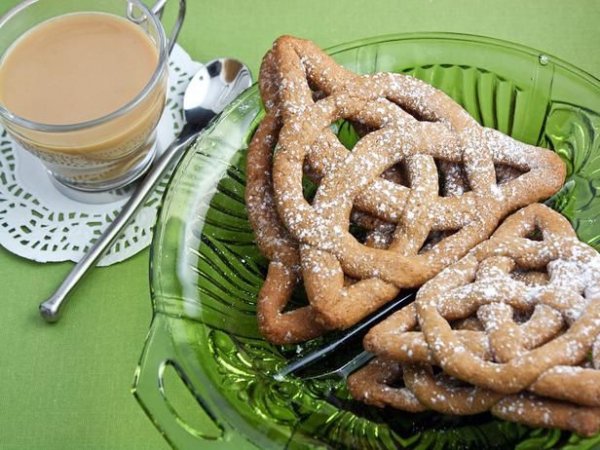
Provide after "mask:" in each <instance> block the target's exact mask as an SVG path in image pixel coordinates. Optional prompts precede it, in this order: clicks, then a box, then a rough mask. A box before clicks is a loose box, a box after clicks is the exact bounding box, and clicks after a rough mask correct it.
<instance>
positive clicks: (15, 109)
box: [0, 12, 167, 189]
mask: <svg viewBox="0 0 600 450" xmlns="http://www.w3.org/2000/svg"><path fill="white" fill-rule="evenodd" d="M159 49H160V46H159V45H158V44H157V42H156V40H155V39H153V38H152V37H151V36H150V34H148V33H146V31H144V28H143V26H139V25H138V24H136V23H134V22H132V21H130V20H128V19H126V18H124V17H119V16H116V15H112V14H107V13H100V12H79V13H71V14H65V15H61V16H57V17H54V18H52V19H50V20H47V21H45V22H42V23H41V24H38V25H36V26H34V27H33V28H31V29H30V30H29V31H27V32H26V33H25V34H24V35H22V36H21V37H20V38H18V39H17V40H16V41H15V42H14V43H13V44H12V46H11V47H10V48H9V49H8V50H7V51H6V52H5V54H4V56H3V57H2V60H1V61H0V104H1V105H2V106H3V107H4V108H6V109H7V110H8V111H10V112H11V113H12V114H14V115H16V116H18V117H21V118H23V119H27V120H29V121H31V122H34V123H36V124H42V125H58V126H61V125H74V124H82V123H86V122H89V121H92V120H95V119H101V118H106V117H107V116H108V115H110V114H113V113H115V112H117V111H119V112H120V113H119V114H113V115H114V118H111V119H110V120H104V121H101V122H100V123H97V124H95V125H93V126H85V127H83V126H81V127H78V128H77V129H75V130H71V131H65V132H62V131H58V132H57V131H56V130H53V131H52V132H48V131H47V130H44V129H43V127H42V128H40V127H38V128H35V127H34V128H28V127H24V126H21V125H20V124H18V123H11V122H10V121H9V122H7V123H5V127H6V128H7V129H8V131H10V132H11V134H12V135H13V137H15V138H16V139H17V140H18V141H19V143H20V144H21V145H23V147H25V148H26V149H27V150H29V151H31V152H32V153H34V154H35V155H36V156H38V157H39V158H41V159H42V160H43V161H44V163H45V165H46V167H47V168H49V169H50V171H51V172H52V173H53V174H54V176H55V177H56V178H57V179H58V180H59V181H61V182H63V183H64V184H67V185H71V186H73V187H80V188H86V189H87V188H89V189H97V188H98V189H104V188H109V187H111V186H116V185H121V184H122V183H123V182H124V180H125V181H126V179H128V178H129V179H130V178H131V177H132V176H133V175H132V174H135V172H136V171H137V172H139V171H140V170H143V168H144V167H146V166H147V165H148V164H149V161H151V159H152V156H153V152H154V147H153V145H154V142H155V127H156V125H157V123H158V120H159V118H160V115H161V113H162V109H163V106H164V102H165V96H166V95H165V93H166V78H167V75H166V65H164V64H162V65H161V67H159V64H161V62H160V61H159V59H160V54H159ZM155 75H158V76H159V77H160V81H159V82H157V83H155V84H153V85H152V86H153V88H152V89H146V90H144V89H145V88H146V87H147V86H149V82H150V81H151V79H152V77H153V76H155ZM142 93H143V96H142V97H141V98H139V101H138V102H137V103H135V104H134V105H133V106H132V105H131V102H132V101H133V100H135V99H136V98H138V97H139V96H140V94H142ZM126 105H130V106H129V107H128V109H125V108H124V107H125V106H126Z"/></svg>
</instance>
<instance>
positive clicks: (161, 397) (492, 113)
mask: <svg viewBox="0 0 600 450" xmlns="http://www.w3.org/2000/svg"><path fill="white" fill-rule="evenodd" d="M331 53H332V54H333V55H334V57H335V58H336V59H337V60H338V61H339V62H340V63H341V64H343V65H345V66H346V67H348V68H349V69H351V70H353V71H355V72H359V73H370V72H375V71H391V72H402V73H408V74H411V75H414V76H416V77H418V78H421V79H423V80H425V81H427V82H428V83H431V84H433V85H434V86H436V87H438V88H440V89H442V90H443V91H445V92H446V93H447V94H449V95H450V96H452V97H453V98H455V99H456V100H457V101H458V102H459V103H460V104H461V105H463V107H464V108H465V109H467V110H468V111H469V113H470V114H472V115H473V116H474V117H475V118H476V119H477V120H478V121H479V122H480V123H482V124H483V125H485V126H488V127H492V128H496V129H499V130H501V131H502V132H504V133H507V134H509V135H511V136H513V137H515V138H517V139H519V140H521V141H524V142H527V143H530V144H538V145H541V146H546V147H549V148H552V149H554V150H555V151H556V152H557V153H558V154H559V155H560V156H561V157H562V158H563V159H564V160H565V162H566V163H567V165H568V181H567V183H566V185H565V187H564V188H563V189H562V190H561V191H560V192H559V193H558V194H557V195H556V196H555V197H554V198H553V199H552V201H551V204H552V205H553V207H554V208H555V209H557V210H558V211H560V212H561V213H562V214H564V215H565V216H566V217H567V218H568V219H569V220H570V221H571V222H572V224H573V225H574V227H575V228H576V230H577V233H578V235H579V237H580V238H581V239H582V240H584V241H586V242H588V243H590V244H591V245H593V246H595V247H596V248H597V249H598V248H600V222H599V221H598V217H600V194H598V193H597V192H598V188H599V187H600V148H599V147H600V82H599V81H598V80H596V79H594V78H593V77H591V76H589V75H587V74H585V73H583V72H581V71H579V70H578V69H576V68H574V67H572V66H569V65H568V64H566V63H564V62H561V61H558V60H556V59H554V58H552V57H550V56H548V55H544V54H541V53H539V52H537V51H535V50H532V49H528V48H523V47H521V46H517V45H514V44H510V43H506V42H500V41H496V40H492V39H486V38H479V37H474V36H464V35H456V34H417V35H415V34H412V35H397V36H386V37H381V38H373V39H368V40H363V41H360V42H354V43H351V44H346V45H341V46H338V47H335V48H333V49H331ZM262 115H263V112H262V110H261V104H260V99H259V95H258V91H257V89H256V87H254V88H252V89H250V90H249V91H247V92H246V93H245V94H244V95H242V96H241V97H240V98H239V99H238V100H237V101H236V102H235V103H234V104H233V105H232V106H231V107H230V108H229V109H228V110H227V111H226V112H224V113H223V114H222V116H221V117H220V119H219V120H218V121H217V122H216V123H215V124H214V125H213V126H212V127H211V128H210V130H208V131H207V132H206V133H204V134H203V136H202V137H201V138H200V139H199V140H198V142H197V143H196V144H195V145H194V147H193V148H191V149H190V151H189V152H188V154H187V155H186V157H185V159H184V160H183V162H182V163H181V164H180V165H179V167H178V168H177V170H176V172H175V174H174V176H173V178H172V179H171V182H170V184H169V187H168V189H167V192H166V195H165V197H164V203H163V206H162V210H161V212H160V216H159V222H158V226H157V232H156V234H155V237H154V242H153V245H152V267H151V278H152V280H151V286H152V295H153V306H154V320H153V323H152V327H151V330H150V333H149V336H148V339H147V342H146V346H145V349H144V352H143V354H142V357H141V361H140V365H139V367H138V370H137V372H136V376H135V386H134V392H135V395H136V397H137V398H138V400H139V401H140V404H141V405H142V407H143V408H144V409H145V410H146V412H147V413H148V415H149V416H150V417H151V419H152V420H153V421H154V423H155V424H156V426H157V427H158V428H159V430H160V431H161V432H162V433H163V434H164V435H165V438H166V439H167V440H168V441H169V442H170V443H171V444H172V445H173V446H174V447H176V448H182V449H184V448H203V449H208V448H218V449H236V450H238V449H254V448H260V449H270V448H288V449H304V448H336V449H337V448H348V449H392V448H418V449H426V448H432V449H433V448H435V449H459V448H460V449H470V448H474V449H481V448H497V449H504V448H515V447H517V448H519V449H538V448H570V449H575V448H577V449H580V448H590V449H591V448H598V447H600V436H596V437H592V438H588V439H583V438H581V437H578V436H576V435H573V434H571V433H566V432H560V431H558V430H542V429H531V428H528V427H525V426H522V425H517V424H514V423H508V422H503V421H500V420H497V419H495V418H493V417H492V416H490V415H488V414H481V415H477V416H471V417H450V416H444V415H441V414H436V413H422V414H409V413H404V412H399V411H393V410H381V409H378V408H374V407H368V406H366V405H364V404H362V403H359V402H356V401H354V400H352V399H351V398H350V396H349V394H348V392H347V389H346V386H345V382H344V381H343V380H340V379H337V378H331V379H325V380H319V381H317V380H313V381H302V380H299V379H297V378H295V377H293V376H289V377H287V378H285V379H284V380H282V381H276V380H275V379H274V378H273V374H274V373H275V372H276V371H277V370H278V369H280V368H282V367H283V366H284V365H285V364H286V362H287V361H288V360H289V359H290V358H292V357H294V356H295V355H297V354H298V353H301V352H304V351H307V350H310V349H311V348H314V347H315V346H318V345H321V344H322V343H323V340H327V339H331V337H329V338H324V339H321V340H315V341H313V342H309V343H306V344H303V345H299V346H284V347H280V346H274V345H271V344H269V343H268V342H266V341H265V340H264V339H262V338H261V336H260V334H259V333H258V330H257V324H256V317H255V301H256V296H257V293H258V291H259V289H260V287H261V284H262V282H263V279H264V274H265V272H266V270H265V269H266V260H265V259H264V258H263V257H262V256H261V255H260V253H259V252H258V249H257V248H256V246H255V245H254V242H253V233H252V230H251V228H250V226H249V224H248V221H247V215H246V210H245V206H244V183H245V181H244V180H245V154H246V152H245V150H246V148H247V145H248V143H249V141H250V139H251V137H252V134H253V132H254V130H255V129H256V126H257V124H258V123H259V121H260V119H261V118H262ZM347 128H348V127H344V126H343V125H342V126H341V127H340V128H339V132H340V133H345V132H347ZM344 130H346V131H344ZM340 138H341V139H343V138H344V137H343V136H340ZM356 350H357V349H356V348H348V349H347V351H348V352H351V351H356ZM172 369H174V370H172ZM167 373H171V374H177V375H178V376H179V377H180V378H181V379H182V380H183V381H184V383H185V386H187V389H189V391H190V392H191V393H192V394H193V397H191V398H192V399H191V400H190V399H188V401H189V403H188V404H187V409H188V410H191V411H195V412H196V413H197V414H196V416H197V417H195V418H194V419H189V418H187V417H188V416H186V415H185V414H183V412H182V409H181V407H179V406H176V402H175V397H176V395H175V394H174V392H175V391H173V390H172V389H171V388H167V386H168V385H169V383H170V382H167V381H166V375H167ZM194 399H195V400H194ZM184 409H185V408H184Z"/></svg>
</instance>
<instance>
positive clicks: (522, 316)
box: [513, 309, 533, 325]
mask: <svg viewBox="0 0 600 450" xmlns="http://www.w3.org/2000/svg"><path fill="white" fill-rule="evenodd" d="M532 314H533V309H530V310H518V309H513V321H514V322H515V323H517V324H519V325H521V324H523V323H525V322H528V321H529V319H531V315H532Z"/></svg>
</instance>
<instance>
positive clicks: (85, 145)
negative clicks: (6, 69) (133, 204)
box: [0, 0, 185, 192]
mask: <svg viewBox="0 0 600 450" xmlns="http://www.w3.org/2000/svg"><path fill="white" fill-rule="evenodd" d="M165 3H166V2H165V1H164V0H159V1H158V3H157V5H156V6H155V7H154V8H152V9H150V8H148V7H146V6H145V5H144V4H143V3H142V2H141V1H140V0H102V1H100V2H99V1H98V0H77V1H60V2H57V1H55V0H27V1H24V2H22V3H20V4H19V5H17V6H16V7H15V8H13V9H12V10H10V11H9V12H7V13H6V14H5V15H4V16H3V17H1V18H0V55H2V59H0V66H1V65H2V63H3V61H5V58H6V55H10V52H11V48H12V46H13V44H14V43H15V42H17V41H18V40H19V38H21V36H23V35H24V34H25V33H27V32H28V31H29V30H30V29H32V28H33V27H35V26H36V25H38V24H40V23H42V22H46V21H49V20H50V19H57V18H61V17H65V16H66V15H68V14H76V13H105V14H110V15H112V16H118V17H120V18H123V19H125V20H127V21H129V22H130V23H133V24H135V27H138V28H139V30H142V31H143V33H144V35H145V36H146V37H147V38H149V39H148V40H149V41H151V45H152V46H153V47H154V49H155V51H156V67H155V68H154V70H153V71H152V74H151V76H150V77H149V79H148V81H147V82H146V84H145V85H144V87H143V89H141V90H140V91H139V92H137V94H136V95H134V97H133V98H130V99H128V100H126V102H125V103H124V104H123V106H121V107H118V108H117V109H115V110H112V111H111V112H109V113H106V114H104V115H102V116H100V117H94V118H92V119H90V120H84V121H80V122H75V123H61V124H53V123H43V122H39V121H34V120H30V119H27V118H25V117H21V116H19V115H18V114H16V113H15V112H13V111H11V110H10V109H9V108H8V107H7V105H6V104H3V103H2V101H1V99H0V121H1V123H2V125H3V126H4V128H5V129H6V130H7V131H8V133H9V134H10V135H11V136H12V137H13V139H14V140H15V141H16V142H18V143H19V144H20V145H21V146H22V147H23V148H25V149H26V150H28V151H29V152H31V153H33V154H34V155H35V156H37V157H38V158H39V159H40V160H41V161H42V162H43V164H44V166H45V167H46V169H47V170H48V172H49V173H50V175H51V176H52V177H54V179H55V180H56V181H58V182H60V183H61V184H63V185H66V186H68V187H70V188H75V189H78V190H82V191H88V192H97V191H106V190H110V189H116V188H120V187H123V186H125V185H127V184H129V183H131V182H132V181H133V180H135V179H137V178H138V177H139V176H140V175H142V174H143V173H144V171H145V170H146V169H147V168H148V167H149V165H150V164H151V163H152V160H153V158H154V155H155V142H156V126H157V124H158V121H159V119H160V116H161V114H162V111H163V108H164V104H165V100H166V91H167V78H168V74H167V67H168V56H169V52H170V49H171V48H172V45H173V42H174V41H175V39H176V37H177V34H178V32H179V28H180V26H181V20H182V18H183V13H184V11H185V1H184V0H179V6H180V15H179V20H178V22H177V25H176V26H175V27H174V29H173V32H172V33H171V36H170V37H169V38H167V37H166V35H165V30H164V28H163V26H162V24H161V20H160V16H161V13H162V8H163V7H164V4H165ZM46 23H49V22H46ZM138 28H136V30H137V29H138ZM91 87H93V86H91ZM6 103H8V102H6ZM43 107H44V105H43V104H41V105H40V108H43Z"/></svg>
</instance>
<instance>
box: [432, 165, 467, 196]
mask: <svg viewBox="0 0 600 450" xmlns="http://www.w3.org/2000/svg"><path fill="white" fill-rule="evenodd" d="M435 165H436V167H437V172H438V185H439V191H438V195H439V196H440V197H458V196H460V195H462V194H464V193H465V192H469V191H470V190H471V186H470V185H469V179H468V177H467V174H466V172H465V170H464V166H463V165H462V164H461V163H454V162H450V161H443V160H439V159H436V160H435Z"/></svg>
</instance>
